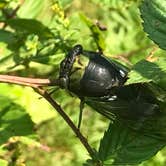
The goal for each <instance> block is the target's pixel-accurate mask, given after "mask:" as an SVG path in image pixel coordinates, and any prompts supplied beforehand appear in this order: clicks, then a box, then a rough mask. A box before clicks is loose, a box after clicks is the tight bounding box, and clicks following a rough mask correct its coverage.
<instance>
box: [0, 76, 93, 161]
mask: <svg viewBox="0 0 166 166" xmlns="http://www.w3.org/2000/svg"><path fill="white" fill-rule="evenodd" d="M0 83H13V84H18V85H24V86H29V87H32V88H33V89H34V90H35V91H36V92H37V93H38V94H40V95H41V96H42V97H44V98H45V99H46V100H47V101H48V102H49V103H50V104H51V105H52V106H53V107H54V108H55V109H56V111H57V112H58V113H59V114H60V115H61V117H62V118H63V119H64V120H65V122H66V123H67V124H68V125H69V126H70V128H71V129H72V130H73V131H74V133H75V134H76V136H77V137H78V138H79V140H80V141H81V143H82V144H83V145H84V147H85V148H86V149H87V151H88V153H89V155H90V156H91V157H92V158H93V157H94V154H95V152H94V150H93V149H92V147H91V146H90V145H89V144H88V141H87V139H86V138H85V137H84V136H83V135H82V134H81V132H80V130H79V129H78V128H77V127H76V125H75V124H74V123H73V122H72V120H71V119H70V118H69V116H68V115H67V114H66V113H65V112H64V111H63V109H62V108H61V107H60V105H59V104H57V102H56V101H55V100H54V99H53V98H52V97H51V95H50V94H49V93H48V92H47V91H46V90H45V89H43V88H42V87H43V86H52V85H54V86H58V85H59V81H58V80H50V79H39V78H27V77H18V76H9V75H0Z"/></svg>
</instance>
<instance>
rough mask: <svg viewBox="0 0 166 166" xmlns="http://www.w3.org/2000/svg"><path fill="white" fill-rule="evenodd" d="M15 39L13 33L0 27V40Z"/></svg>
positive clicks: (8, 40) (10, 40) (9, 41)
mask: <svg viewBox="0 0 166 166" xmlns="http://www.w3.org/2000/svg"><path fill="white" fill-rule="evenodd" d="M14 40H15V38H14V34H13V33H12V32H10V31H6V30H3V29H0V42H4V43H7V44H9V43H12V42H13V41H14Z"/></svg>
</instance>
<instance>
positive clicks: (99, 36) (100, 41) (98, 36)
mask: <svg viewBox="0 0 166 166" xmlns="http://www.w3.org/2000/svg"><path fill="white" fill-rule="evenodd" d="M80 18H81V20H82V21H83V22H84V23H85V24H86V25H87V26H88V28H89V29H90V31H91V33H92V36H93V38H94V40H95V42H96V45H97V47H98V49H99V50H104V49H105V40H104V37H103V32H102V31H100V29H99V28H98V27H97V26H96V25H95V24H94V23H93V22H92V21H91V20H90V19H89V18H87V17H86V16H85V15H83V14H80Z"/></svg>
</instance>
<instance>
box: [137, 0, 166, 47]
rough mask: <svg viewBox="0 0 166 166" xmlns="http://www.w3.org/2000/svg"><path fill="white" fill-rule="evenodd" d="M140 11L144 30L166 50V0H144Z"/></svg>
mask: <svg viewBox="0 0 166 166" xmlns="http://www.w3.org/2000/svg"><path fill="white" fill-rule="evenodd" d="M140 12H141V17H142V19H143V21H144V22H143V27H144V30H145V32H147V33H148V35H149V38H150V39H152V40H153V41H154V42H155V43H156V44H158V45H159V47H160V48H162V49H164V50H166V42H165V41H166V28H165V27H166V1H165V0H144V1H143V3H142V5H141V6H140Z"/></svg>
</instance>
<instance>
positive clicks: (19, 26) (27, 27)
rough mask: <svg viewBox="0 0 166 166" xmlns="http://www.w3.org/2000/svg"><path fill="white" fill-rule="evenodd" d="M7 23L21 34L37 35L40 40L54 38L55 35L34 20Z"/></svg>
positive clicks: (14, 20) (15, 20)
mask: <svg viewBox="0 0 166 166" xmlns="http://www.w3.org/2000/svg"><path fill="white" fill-rule="evenodd" d="M6 23H7V24H8V25H9V26H10V27H12V28H13V29H15V30H17V31H19V32H25V33H28V34H37V35H38V36H39V37H40V38H50V37H53V34H52V32H51V31H50V30H49V28H48V27H46V26H45V25H43V24H42V23H41V22H40V21H37V20H34V19H18V18H14V19H9V20H7V21H6Z"/></svg>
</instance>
